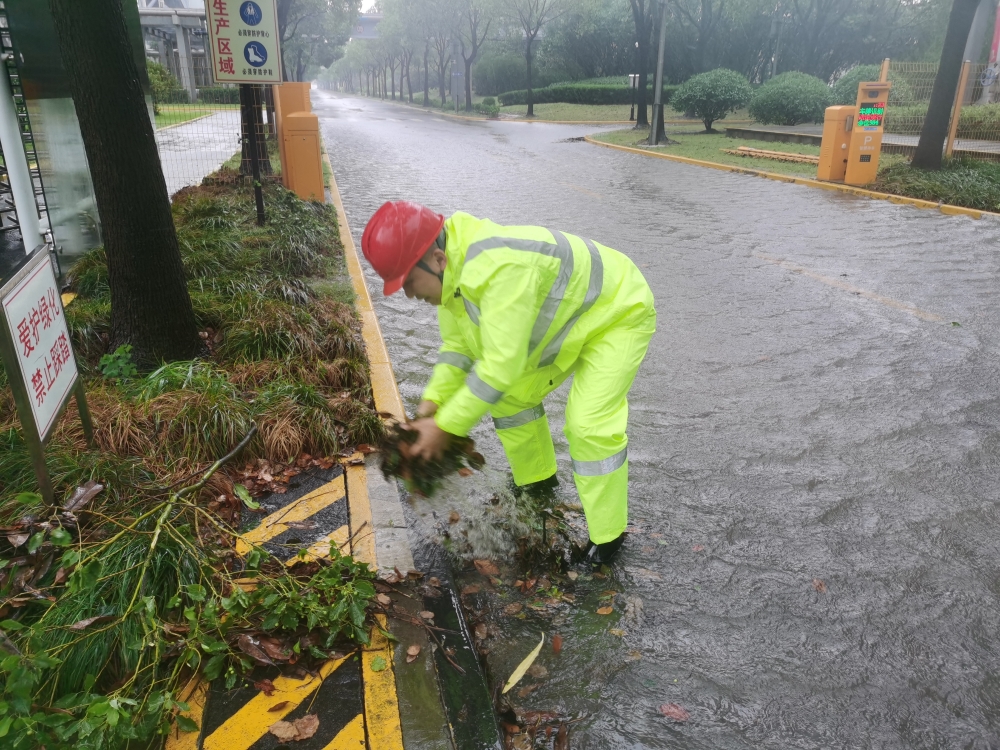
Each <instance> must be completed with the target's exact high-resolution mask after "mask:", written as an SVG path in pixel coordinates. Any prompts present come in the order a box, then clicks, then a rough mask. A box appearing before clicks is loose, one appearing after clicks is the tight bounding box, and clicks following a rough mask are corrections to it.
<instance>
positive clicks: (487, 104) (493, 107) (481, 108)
mask: <svg viewBox="0 0 1000 750" xmlns="http://www.w3.org/2000/svg"><path fill="white" fill-rule="evenodd" d="M472 109H473V110H474V111H476V112H478V113H479V114H481V115H486V116H487V117H499V116H500V107H498V106H497V100H496V99H494V98H493V97H492V96H488V97H486V98H485V99H483V100H482V101H481V102H479V103H478V104H473V105H472Z"/></svg>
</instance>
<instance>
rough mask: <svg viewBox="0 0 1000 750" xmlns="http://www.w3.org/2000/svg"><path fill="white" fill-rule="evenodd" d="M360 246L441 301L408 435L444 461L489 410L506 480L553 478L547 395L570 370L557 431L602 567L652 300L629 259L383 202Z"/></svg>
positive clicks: (610, 541) (614, 521)
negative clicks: (435, 349)
mask: <svg viewBox="0 0 1000 750" xmlns="http://www.w3.org/2000/svg"><path fill="white" fill-rule="evenodd" d="M361 248H362V251H363V252H364V255H365V257H366V258H367V259H368V261H369V262H370V263H371V264H372V267H373V268H374V269H375V270H376V272H378V274H379V275H380V276H381V277H382V279H383V281H384V282H385V287H384V293H385V294H386V295H387V296H388V295H390V294H393V293H395V292H396V291H398V290H399V289H403V290H405V292H406V295H407V297H411V298H413V297H416V298H417V299H421V300H423V301H425V302H428V303H430V304H432V305H436V306H437V307H438V322H439V325H440V328H441V338H442V340H443V344H442V346H441V350H440V354H439V355H438V360H437V365H436V366H435V367H434V374H433V376H432V377H431V379H430V382H429V383H428V384H427V388H426V390H425V391H424V395H423V401H422V402H421V404H420V406H419V408H418V412H417V419H416V420H415V421H414V422H412V423H411V427H413V428H414V429H415V430H417V431H418V432H419V433H420V435H419V438H418V439H417V442H416V443H415V444H414V446H413V450H414V452H415V453H417V454H418V455H422V456H424V457H425V458H430V457H434V456H439V455H440V454H441V453H442V452H443V451H444V449H445V448H446V447H447V444H448V441H449V440H450V435H461V436H465V435H468V433H469V431H470V430H471V429H472V428H473V427H474V426H475V425H476V424H477V423H478V422H479V420H480V419H481V418H482V417H483V416H484V415H485V414H486V413H487V412H488V413H490V414H491V415H492V417H493V423H494V425H495V426H496V430H497V435H498V436H499V437H500V441H501V442H502V443H503V447H504V451H505V452H506V454H507V459H508V460H509V461H510V466H511V470H512V472H513V475H514V483H515V484H516V485H518V486H519V487H526V486H529V485H534V484H536V483H540V482H542V483H545V482H553V481H554V476H555V473H556V458H555V451H554V449H553V446H552V436H551V434H550V432H549V424H548V420H547V419H546V417H545V410H544V409H543V408H542V399H543V398H544V397H545V395H546V394H548V393H549V392H551V391H552V390H554V389H555V388H557V387H558V386H559V385H560V384H561V383H563V382H564V381H565V380H566V379H567V378H568V377H569V376H570V375H572V376H573V384H572V386H571V388H570V394H569V400H568V401H567V404H566V426H565V433H566V437H567V439H568V441H569V450H570V457H571V458H572V462H573V478H574V480H575V481H576V486H577V491H578V492H579V494H580V501H581V503H582V505H583V509H584V513H585V515H586V518H587V526H588V530H589V534H590V545H589V547H588V549H587V552H586V559H587V560H588V561H589V562H591V563H592V564H595V565H599V564H603V563H607V562H608V561H610V559H611V558H612V557H613V556H614V554H615V553H616V552H617V551H618V549H619V548H620V547H621V545H622V542H623V541H624V539H625V527H626V525H627V522H628V457H627V456H628V453H627V451H628V438H627V436H626V432H625V428H626V423H627V421H628V400H627V396H628V392H629V389H630V388H631V387H632V382H633V380H634V379H635V376H636V372H637V371H638V369H639V365H640V364H641V363H642V360H643V357H645V355H646V349H647V348H648V346H649V341H650V338H651V337H652V335H653V333H654V331H655V329H656V311H655V310H654V309H653V294H652V292H651V291H650V289H649V285H648V284H647V283H646V280H645V279H644V278H643V276H642V274H641V273H640V272H639V269H638V268H636V266H635V264H634V263H632V261H631V260H629V259H628V258H627V257H626V256H625V255H623V254H621V253H619V252H617V251H615V250H612V249H610V248H607V247H604V246H603V245H600V244H598V243H596V242H593V241H592V240H588V239H583V238H580V237H575V236H573V235H570V234H564V233H562V232H559V231H555V230H550V229H543V228H542V227H534V226H499V225H497V224H494V223H493V222H491V221H488V220H485V219H477V218H475V217H474V216H470V215H469V214H466V213H461V212H459V213H455V214H454V215H452V216H451V218H449V219H445V217H444V216H441V215H440V214H437V213H435V212H433V211H431V210H430V209H428V208H425V207H424V206H420V205H417V204H415V203H410V202H407V201H398V202H393V203H386V204H384V205H383V206H382V207H381V208H379V210H378V211H376V212H375V214H374V215H373V216H372V218H371V219H370V220H369V222H368V225H367V226H366V227H365V231H364V235H363V236H362V239H361Z"/></svg>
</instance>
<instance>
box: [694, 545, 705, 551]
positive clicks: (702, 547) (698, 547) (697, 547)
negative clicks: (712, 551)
mask: <svg viewBox="0 0 1000 750" xmlns="http://www.w3.org/2000/svg"><path fill="white" fill-rule="evenodd" d="M704 550H705V545H704V544H696V545H694V546H693V547H692V548H691V551H692V552H704Z"/></svg>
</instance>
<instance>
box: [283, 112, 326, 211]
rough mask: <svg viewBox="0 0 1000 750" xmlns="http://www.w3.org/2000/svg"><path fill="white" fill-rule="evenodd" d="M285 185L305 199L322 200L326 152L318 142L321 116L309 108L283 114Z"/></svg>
mask: <svg viewBox="0 0 1000 750" xmlns="http://www.w3.org/2000/svg"><path fill="white" fill-rule="evenodd" d="M281 125H282V127H281V130H282V146H283V147H284V149H283V150H284V153H285V162H284V163H283V164H282V169H284V170H285V171H284V173H283V174H284V177H285V180H286V181H285V186H286V187H287V188H288V189H289V190H291V191H293V192H294V193H295V194H296V195H297V196H299V198H302V199H303V200H314V201H320V202H322V201H323V200H324V198H325V195H326V193H325V186H324V184H323V156H322V153H321V151H320V145H319V118H318V117H317V116H316V115H314V114H312V113H310V112H294V113H292V114H290V115H288V114H286V115H284V117H282V123H281Z"/></svg>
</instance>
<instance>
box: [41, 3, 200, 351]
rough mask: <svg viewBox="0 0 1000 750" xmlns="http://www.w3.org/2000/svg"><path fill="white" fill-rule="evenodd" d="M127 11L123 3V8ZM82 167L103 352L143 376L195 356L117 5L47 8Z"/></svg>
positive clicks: (172, 236) (187, 303)
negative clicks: (104, 312)
mask: <svg viewBox="0 0 1000 750" xmlns="http://www.w3.org/2000/svg"><path fill="white" fill-rule="evenodd" d="M125 1H126V2H127V1H128V0H125ZM49 7H50V9H51V11H52V16H53V18H54V20H55V28H56V35H57V37H58V39H59V45H60V48H61V50H62V55H63V59H64V60H69V61H71V62H72V64H71V65H67V66H66V71H67V74H68V76H69V83H70V91H71V93H72V95H73V103H74V104H75V106H76V115H77V119H78V120H79V121H80V132H81V134H82V135H83V144H84V148H85V150H86V153H87V161H88V162H89V163H90V173H91V177H92V178H93V183H94V196H95V198H96V199H97V210H98V213H99V214H100V217H101V229H102V233H103V235H104V248H105V251H106V253H107V258H108V285H109V287H110V289H111V339H110V342H109V348H110V349H111V350H114V349H115V348H117V347H118V346H120V345H122V344H131V345H132V358H133V361H134V362H135V363H136V364H137V365H140V366H142V367H143V368H147V367H149V368H151V367H154V366H156V365H158V364H159V363H161V362H164V361H173V360H180V359H191V358H193V357H196V356H198V354H199V353H201V351H202V350H203V348H204V347H203V345H202V343H201V339H199V338H198V329H197V326H196V324H195V317H194V311H193V310H192V308H191V298H190V297H189V296H188V289H187V283H186V281H185V279H184V266H183V264H182V262H181V254H180V249H179V248H178V245H177V233H176V231H175V229H174V220H173V216H172V214H171V212H170V198H169V196H168V195H167V186H166V183H165V182H164V180H163V170H162V168H161V167H160V157H159V154H158V153H157V151H156V139H155V137H154V135H153V125H152V123H151V122H150V121H149V113H148V112H147V110H146V102H145V100H144V99H143V92H142V88H141V87H140V85H139V80H140V79H139V71H138V69H137V67H136V62H135V58H134V57H133V55H132V44H131V40H130V39H129V32H128V28H127V26H126V24H125V13H124V11H123V10H122V2H121V1H118V2H101V3H82V2H80V0H49Z"/></svg>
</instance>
